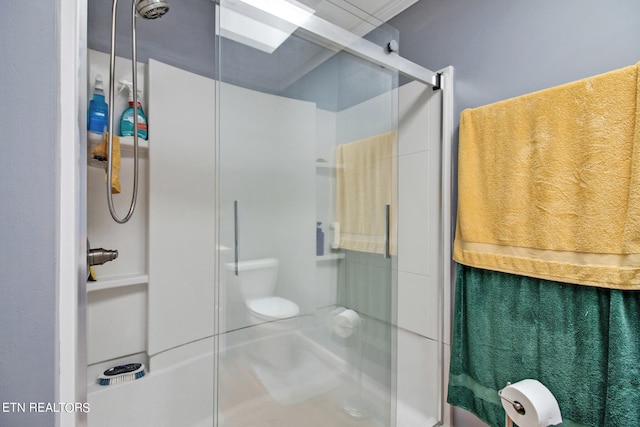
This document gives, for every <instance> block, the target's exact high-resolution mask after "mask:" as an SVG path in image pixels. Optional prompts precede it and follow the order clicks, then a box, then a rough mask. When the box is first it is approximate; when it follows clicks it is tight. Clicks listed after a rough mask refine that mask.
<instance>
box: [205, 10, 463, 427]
mask: <svg viewBox="0 0 640 427" xmlns="http://www.w3.org/2000/svg"><path fill="white" fill-rule="evenodd" d="M217 7H218V8H219V7H220V2H218V4H217ZM219 20H220V14H219V13H216V26H217V27H218V28H220V21H219ZM290 22H291V23H292V24H294V25H296V26H299V27H300V28H302V29H304V30H306V31H308V32H310V33H311V34H312V35H313V36H314V37H317V38H318V39H319V40H321V41H322V42H324V43H327V44H328V45H331V46H334V47H336V46H337V47H338V48H339V49H342V50H344V51H345V52H347V53H350V54H352V55H355V56H357V57H359V58H361V59H364V60H366V61H368V62H370V63H372V64H376V65H378V66H381V67H383V68H386V69H390V70H395V71H397V72H398V73H399V74H400V75H402V76H404V77H408V78H410V79H412V80H415V81H418V82H420V83H423V84H426V85H428V86H430V87H432V88H433V90H434V91H435V90H442V105H441V108H442V119H441V123H440V124H441V131H442V133H441V134H442V139H441V141H440V143H441V147H440V152H441V159H440V185H439V188H440V231H441V232H440V236H439V239H440V242H439V243H440V252H439V253H438V254H437V256H438V257H439V271H440V277H439V283H440V284H441V286H442V289H440V290H439V292H438V307H439V310H440V311H439V315H438V325H437V329H438V334H439V340H438V342H439V351H438V366H439V367H440V376H439V378H437V381H438V383H439V384H438V385H437V387H438V393H437V396H438V402H437V407H438V411H439V413H438V421H439V422H440V423H442V422H446V421H447V420H450V419H451V408H450V407H449V405H448V404H447V403H446V400H445V398H444V393H445V390H444V386H445V384H446V378H447V377H448V374H447V372H446V371H445V369H444V362H445V360H444V341H443V340H444V338H445V335H444V333H445V331H446V330H448V329H449V328H448V326H449V325H450V323H451V322H450V320H449V319H448V318H447V319H445V318H444V316H445V314H446V313H449V310H448V309H447V308H446V307H445V304H449V305H450V304H451V288H452V284H453V282H452V280H453V277H454V263H453V261H452V242H453V237H454V224H455V218H454V216H453V215H454V214H453V212H454V210H453V200H454V199H453V197H454V188H453V182H454V178H453V173H454V166H453V146H454V136H455V135H454V109H453V100H454V92H453V81H454V69H453V66H448V67H445V68H442V69H440V70H438V71H431V70H429V69H427V68H425V67H423V66H421V65H418V64H416V63H414V62H412V61H409V60H408V59H406V58H404V57H402V56H400V55H399V54H398V53H397V52H396V50H395V49H391V48H387V49H381V48H380V46H378V45H377V44H375V43H372V42H370V41H368V40H366V39H365V38H363V37H360V36H357V35H355V34H353V33H351V32H349V31H347V30H345V29H343V28H341V27H339V26H337V25H334V24H332V23H330V22H327V21H325V20H323V19H321V18H318V17H316V16H314V15H312V16H311V17H309V18H308V19H307V20H306V21H305V22H302V23H300V22H294V21H290ZM217 33H218V32H217ZM218 46H219V45H218ZM219 51H220V49H216V54H215V57H216V63H217V64H219V61H220V56H219V55H220V52H219ZM218 84H220V83H219V82H218ZM216 98H217V99H216V105H217V106H219V105H220V91H219V90H216ZM216 111H217V112H216V114H217V115H218V114H219V108H216ZM218 119H219V117H217V118H216V120H218ZM216 128H217V129H218V128H219V126H216ZM218 137H219V135H218V136H217V138H218ZM216 157H218V158H219V141H218V142H217V143H216ZM218 181H219V180H216V192H217V194H220V193H219V190H220V188H219V182H218ZM217 197H219V196H217ZM218 205H219V200H218ZM218 209H219V208H218ZM216 236H218V237H217V238H219V236H220V224H219V221H216ZM218 244H219V242H218ZM219 258H220V257H219V256H217V257H216V263H217V265H216V269H218V271H219V269H220V268H221V266H220V265H219ZM216 286H220V283H219V282H218V283H217V285H216ZM394 310H397V308H396V307H394ZM218 323H219V322H218ZM215 328H216V334H215V337H216V338H215V344H214V346H215V349H214V352H215V353H216V354H217V353H218V351H219V343H218V339H219V333H218V332H219V331H218V325H216V326H215ZM214 364H215V366H214V372H218V368H219V365H218V358H217V357H214ZM215 384H216V385H215V387H216V390H215V392H214V396H216V397H215V402H214V417H215V425H218V424H217V417H218V415H219V412H220V411H219V408H218V403H217V401H218V398H217V396H218V391H219V389H218V381H217V380H216V382H215Z"/></svg>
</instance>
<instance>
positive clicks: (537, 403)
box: [501, 379, 562, 427]
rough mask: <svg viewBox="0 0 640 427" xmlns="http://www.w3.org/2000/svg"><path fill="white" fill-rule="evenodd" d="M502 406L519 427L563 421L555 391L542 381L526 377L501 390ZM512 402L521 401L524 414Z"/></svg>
mask: <svg viewBox="0 0 640 427" xmlns="http://www.w3.org/2000/svg"><path fill="white" fill-rule="evenodd" d="M501 401H502V407H503V408H504V410H505V412H506V413H507V415H508V416H509V418H511V420H513V422H514V423H516V424H517V425H518V426H519V427H547V426H555V425H557V424H560V423H561V422H562V416H561V414H560V407H559V406H558V402H557V401H556V398H555V397H554V396H553V393H551V392H550V391H549V389H548V388H546V387H545V386H544V384H542V383H541V382H540V381H537V380H532V379H526V380H522V381H518V382H517V383H514V384H510V385H508V386H506V387H505V388H503V389H502V391H501ZM509 401H511V402H519V403H520V404H521V405H522V408H523V409H524V414H523V413H521V412H518V411H517V410H516V408H515V407H514V405H513V404H512V403H510V402H509Z"/></svg>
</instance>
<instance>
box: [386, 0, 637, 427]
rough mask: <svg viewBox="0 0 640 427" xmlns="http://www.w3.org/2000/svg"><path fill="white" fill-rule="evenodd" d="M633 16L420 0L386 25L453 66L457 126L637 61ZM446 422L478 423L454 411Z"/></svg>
mask: <svg viewBox="0 0 640 427" xmlns="http://www.w3.org/2000/svg"><path fill="white" fill-rule="evenodd" d="M639 18H640V2H638V1H637V0H614V1H608V2H605V1H604V0H562V1H559V0H539V1H518V0H482V1H478V0H447V1H442V0H420V1H419V2H418V3H416V4H415V5H414V6H412V7H411V8H409V9H408V10H406V11H405V12H403V13H402V14H400V15H398V16H396V17H395V18H394V19H392V20H391V21H390V22H389V23H390V24H391V25H392V26H394V27H396V28H398V29H399V30H400V53H401V55H402V56H404V57H406V58H408V59H410V60H412V61H414V62H416V63H418V64H420V65H423V66H425V67H427V68H429V69H431V70H437V69H440V68H442V67H445V66H448V65H453V66H454V68H455V71H454V72H455V99H454V102H455V106H454V108H455V117H456V128H457V126H458V118H459V116H460V112H461V111H462V110H463V109H464V108H468V107H477V106H480V105H484V104H488V103H491V102H495V101H499V100H502V99H507V98H511V97H514V96H519V95H522V94H525V93H528V92H532V91H535V90H540V89H544V88H547V87H550V86H555V85H558V84H562V83H567V82H570V81H574V80H578V79H581V78H585V77H589V76H592V75H596V74H600V73H604V72H607V71H610V70H614V69H617V68H622V67H625V66H627V65H632V64H635V63H636V62H638V61H640V43H638V40H640V26H639V25H638V19H639ZM456 135H457V133H456ZM454 424H455V426H456V427H476V426H484V424H483V423H482V422H480V421H479V420H477V419H476V418H475V417H473V416H471V415H470V414H469V413H468V412H465V411H463V410H460V409H456V410H455V411H454Z"/></svg>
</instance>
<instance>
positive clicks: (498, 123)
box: [454, 65, 640, 289]
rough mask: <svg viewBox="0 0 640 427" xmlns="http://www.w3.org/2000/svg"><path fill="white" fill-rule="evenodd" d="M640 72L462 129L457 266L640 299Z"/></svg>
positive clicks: (465, 123) (566, 88)
mask: <svg viewBox="0 0 640 427" xmlns="http://www.w3.org/2000/svg"><path fill="white" fill-rule="evenodd" d="M638 77H639V73H638V65H634V66H630V67H626V68H622V69H619V70H615V71H611V72H608V73H605V74H601V75H598V76H595V77H591V78H587V79H583V80H580V81H576V82H573V83H568V84H565V85H561V86H557V87H553V88H550V89H546V90H543V91H539V92H535V93H532V94H528V95H524V96H521V97H517V98H513V99H510V100H506V101H501V102H498V103H495V104H491V105H488V106H484V107H480V108H475V109H468V110H465V111H463V112H462V114H461V119H460V150H459V161H458V164H459V176H458V194H459V198H458V225H457V230H456V239H455V243H454V260H456V261H457V262H459V263H461V264H465V265H468V266H472V267H480V268H485V269H490V270H497V271H503V272H508V273H515V274H522V275H526V276H532V277H537V278H542V279H549V280H555V281H562V282H568V283H575V284H583V285H590V286H599V287H605V288H614V289H640V181H639V180H640V145H639V144H640V139H639V132H640V124H639V122H638V118H639V116H638V114H640V110H639V109H638V88H639V87H640V86H639V84H638Z"/></svg>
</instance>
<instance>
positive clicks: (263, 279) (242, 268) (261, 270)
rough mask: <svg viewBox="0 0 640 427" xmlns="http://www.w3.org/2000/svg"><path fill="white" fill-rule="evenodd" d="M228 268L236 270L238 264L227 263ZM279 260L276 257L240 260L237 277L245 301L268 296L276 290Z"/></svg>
mask: <svg viewBox="0 0 640 427" xmlns="http://www.w3.org/2000/svg"><path fill="white" fill-rule="evenodd" d="M226 267H227V270H231V271H235V268H236V264H235V263H234V262H229V263H227V264H226ZM277 277H278V260H277V259H276V258H264V259H253V260H247V261H239V262H238V276H236V277H235V280H237V284H238V286H239V287H240V293H241V294H242V298H244V300H245V301H248V300H252V299H256V298H263V297H268V296H271V295H273V294H274V292H275V290H276V279H277Z"/></svg>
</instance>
